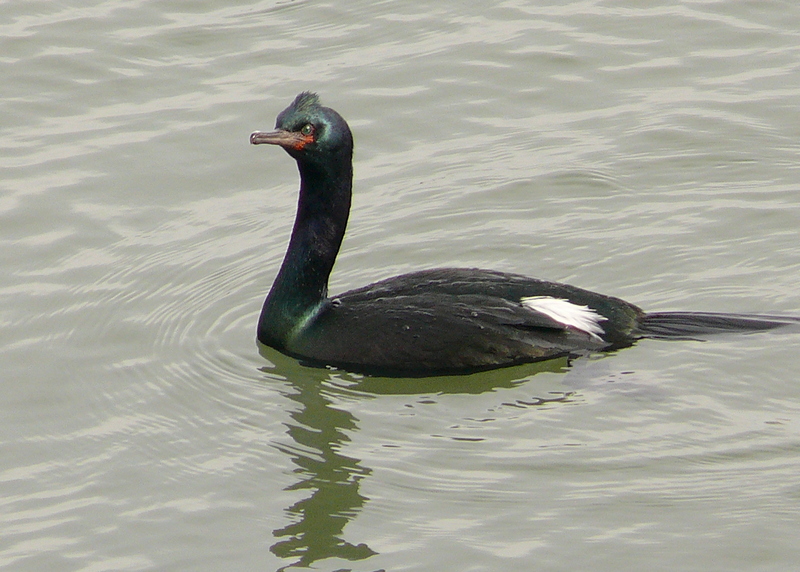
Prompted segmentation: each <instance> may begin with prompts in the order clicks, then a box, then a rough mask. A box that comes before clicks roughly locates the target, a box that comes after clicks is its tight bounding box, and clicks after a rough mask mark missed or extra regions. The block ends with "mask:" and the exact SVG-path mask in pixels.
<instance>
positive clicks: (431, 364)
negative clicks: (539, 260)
mask: <svg viewBox="0 0 800 572" xmlns="http://www.w3.org/2000/svg"><path fill="white" fill-rule="evenodd" d="M275 127H276V130H275V131H272V132H260V131H256V132H255V133H253V134H252V135H251V136H250V142H251V143H252V144H254V145H259V144H262V143H268V144H271V145H279V146H281V147H283V148H284V149H285V150H286V151H287V152H288V153H289V155H291V156H292V157H293V158H294V159H295V160H296V161H297V166H298V169H299V171H300V198H299V201H298V206H297V215H296V219H295V223H294V228H293V230H292V236H291V240H290V242H289V247H288V249H287V251H286V256H285V258H284V259H283V264H282V265H281V268H280V271H279V272H278V276H277V278H276V279H275V282H274V284H273V285H272V289H271V290H270V292H269V295H268V296H267V299H266V301H265V302H264V308H263V310H262V312H261V317H260V319H259V321H258V339H259V341H260V342H261V343H263V344H265V345H267V346H271V347H273V348H275V349H277V350H279V351H281V352H283V353H285V354H288V355H290V356H294V357H296V358H298V359H300V360H301V361H303V362H305V363H309V364H311V365H317V366H334V367H338V368H342V369H345V370H349V371H355V372H363V373H372V374H380V375H404V376H427V375H437V374H453V373H469V372H475V371H481V370H487V369H492V368H497V367H504V366H510V365H515V364H520V363H525V362H532V361H538V360H546V359H551V358H556V357H562V356H569V355H576V354H581V353H587V352H595V351H608V350H613V349H618V348H623V347H626V346H630V345H632V344H633V343H634V342H635V341H636V340H637V339H641V338H672V339H692V338H697V337H701V336H704V335H707V334H713V333H722V332H737V331H738V332H752V331H761V330H769V329H773V328H778V327H781V326H785V325H789V324H792V323H798V322H800V318H792V317H779V316H754V315H746V314H742V315H739V314H708V313H690V312H665V313H645V312H643V311H642V310H641V309H639V308H638V307H636V306H634V305H633V304H630V303H628V302H625V301H624V300H620V299H618V298H613V297H611V296H604V295H602V294H595V293H594V292H589V291H588V290H583V289H581V288H576V287H575V286H569V285H567V284H559V283H556V282H545V281H543V280H537V279H535V278H528V277H526V276H521V275H518V274H507V273H504V272H495V271H492V270H479V269H474V268H438V269H434V270H423V271H420V272H413V273H410V274H403V275H402V276H396V277H394V278H389V279H386V280H382V281H380V282H375V283H374V284H370V285H369V286H364V287H363V288H358V289H356V290H351V291H349V292H345V293H343V294H339V295H338V296H334V297H328V277H329V275H330V273H331V269H332V268H333V264H334V262H335V260H336V255H337V254H338V252H339V247H340V245H341V243H342V238H343V236H344V232H345V227H346V226H347V218H348V215H349V212H350V196H351V190H352V182H353V164H352V156H353V136H352V134H351V132H350V128H349V127H348V125H347V123H346V122H345V120H344V119H343V118H342V116H341V115H339V114H338V113H337V112H336V111H334V110H333V109H330V108H328V107H323V106H322V105H321V104H320V102H319V98H318V96H317V95H316V94H314V93H309V92H304V93H301V94H300V95H298V96H297V98H296V99H295V100H294V102H292V104H291V105H290V106H289V107H287V108H286V109H284V110H283V111H282V112H281V113H280V114H279V115H278V119H277V121H276V124H275Z"/></svg>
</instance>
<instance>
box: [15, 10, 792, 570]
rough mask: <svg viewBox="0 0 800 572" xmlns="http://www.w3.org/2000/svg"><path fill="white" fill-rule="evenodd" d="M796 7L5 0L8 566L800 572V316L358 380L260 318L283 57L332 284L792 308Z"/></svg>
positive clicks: (279, 245)
mask: <svg viewBox="0 0 800 572" xmlns="http://www.w3.org/2000/svg"><path fill="white" fill-rule="evenodd" d="M799 31H800V4H797V3H792V2H778V1H776V0H764V1H760V2H713V1H707V2H704V1H694V2H684V3H680V2H634V1H628V2H624V1H623V2H595V1H587V2H566V3H564V2H555V3H547V4H545V3H540V2H533V1H528V2H525V1H519V2H514V1H510V2H502V3H483V4H479V3H475V4H474V5H468V4H465V3H463V2H452V1H451V2H448V1H443V2H437V3H435V4H430V3H423V2H402V3H401V2H360V1H352V2H338V3H315V2H299V1H298V2H292V1H288V0H286V1H278V2H275V1H260V2H259V1H253V2H243V3H234V2H229V3H226V2H221V1H214V0H208V1H205V2H178V1H176V0H164V1H161V2H144V1H138V2H130V1H126V2H122V1H120V0H109V1H106V2H86V1H83V0H81V1H80V2H78V1H75V0H73V1H72V2H35V1H20V0H12V1H10V2H3V3H0V76H2V78H3V79H2V81H1V82H0V147H1V148H2V153H0V165H1V166H2V175H0V241H1V242H2V248H0V258H2V271H1V272H0V298H1V299H2V304H1V305H0V336H2V343H0V372H2V373H0V379H2V383H0V567H4V568H7V569H9V570H37V571H39V570H42V571H43V570H47V571H51V570H76V571H77V570H81V571H92V572H98V571H106V570H278V569H287V570H293V569H301V568H304V567H310V568H312V569H314V570H326V571H334V570H354V571H356V570H357V571H365V572H367V571H375V570H380V569H384V570H386V571H398V570H415V571H416V570H420V571H423V570H425V571H427V570H459V571H483V570H492V571H496V570H504V571H505V570H511V571H515V570H520V571H528V570H600V571H605V570H608V571H620V570H649V571H658V570H664V571H667V570H669V571H674V570H704V571H709V570H725V571H728V570H776V571H777V570H780V571H785V570H800V544H798V541H797V538H798V530H800V378H799V377H798V373H797V372H798V371H800V352H798V348H799V347H800V336H798V334H791V333H786V334H760V335H750V336H741V337H726V338H720V339H716V340H713V341H710V342H705V343H701V342H658V341H647V342H642V343H640V344H638V345H637V346H636V347H634V348H631V349H627V350H624V351H621V352H619V353H616V354H614V355H609V356H605V357H601V356H596V357H593V358H585V359H581V360H576V361H574V362H572V363H571V364H567V363H566V362H563V361H558V362H554V363H548V364H540V365H532V366H526V367H518V368H510V369H505V370H499V371H495V372H489V373H486V374H481V375H474V376H467V377H457V378H436V379H430V380H402V379H401V380H381V379H369V378H367V379H364V378H359V377H358V376H353V375H350V374H348V373H345V372H338V371H329V370H315V369H308V368H304V367H302V366H299V365H298V364H297V363H295V362H294V361H293V360H291V359H288V358H284V357H282V356H280V355H279V354H276V353H274V352H271V351H266V352H265V355H263V356H262V355H260V353H259V349H258V348H257V346H256V343H255V339H254V338H255V325H256V320H257V316H258V312H259V310H260V306H261V303H262V300H263V298H264V296H265V294H266V291H267V290H268V288H269V285H270V284H271V281H272V279H273V278H274V276H275V273H276V271H277V268H278V265H279V263H280V260H281V258H282V256H283V252H284V249H285V247H286V242H287V238H288V233H289V231H290V228H291V223H292V217H293V214H294V205H295V201H296V189H297V174H296V169H295V166H294V164H293V161H292V160H291V159H290V158H289V157H287V156H286V154H285V153H283V152H282V151H280V150H279V149H275V148H265V147H251V146H250V145H249V144H248V136H249V133H250V132H251V131H253V130H256V129H269V128H271V127H272V125H273V124H274V118H275V116H276V115H277V113H278V112H280V111H281V110H282V109H283V108H284V107H285V106H286V105H287V104H288V103H289V102H290V101H291V99H292V98H293V97H294V96H295V95H296V94H297V93H298V92H299V91H302V90H306V89H311V90H316V91H318V92H319V93H320V95H321V97H322V99H323V102H324V103H325V104H327V105H329V106H331V107H334V108H335V109H337V110H338V111H340V112H341V113H342V114H343V115H344V116H345V117H346V118H347V119H348V120H349V122H350V125H351V127H352V128H353V131H354V133H355V138H356V156H355V168H356V191H355V192H356V194H355V197H354V205H353V212H352V215H351V224H350V227H349V231H348V236H347V238H346V239H345V243H344V250H343V252H342V255H341V256H340V258H339V262H338V263H337V266H336V269H335V273H334V276H333V278H332V283H331V291H332V292H337V291H341V290H343V289H347V288H351V287H356V286H360V285H363V284H365V283H367V282H369V281H372V280H375V279H378V278H383V277H386V276H390V275H392V274H394V273H398V272H403V271H407V270H411V269H419V268H425V267H434V266H439V265H464V266H478V267H490V268H496V269H499V270H506V271H513V272H520V273H523V274H528V275H532V276H537V277H541V278H547V279H552V280H559V281H567V282H570V283H573V284H575V285H578V286H582V287H585V288H590V289H593V290H596V291H599V292H603V293H606V294H611V295H616V296H620V297H623V298H625V299H627V300H630V301H632V302H634V303H637V304H640V305H641V306H642V307H644V308H646V309H648V310H707V311H720V312H744V311H746V312H773V313H783V314H798V313H800V292H799V291H798V287H797V284H798V279H799V278H800V248H798V236H797V235H798V232H797V229H798V222H800V169H798V150H799V148H800V144H799V143H798V142H800V113H798V108H800V32H799Z"/></svg>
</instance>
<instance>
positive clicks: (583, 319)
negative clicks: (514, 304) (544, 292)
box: [520, 296, 608, 340]
mask: <svg viewBox="0 0 800 572" xmlns="http://www.w3.org/2000/svg"><path fill="white" fill-rule="evenodd" d="M520 302H522V305H523V306H525V307H526V308H530V309H531V310H534V311H535V312H540V313H542V314H544V315H545V316H547V317H549V318H552V319H553V320H555V321H556V322H558V323H559V324H563V325H564V326H566V327H568V328H573V329H575V330H580V331H581V332H586V333H587V334H589V335H590V336H592V337H593V338H596V339H598V340H600V339H602V338H601V337H600V335H601V334H604V333H605V330H603V328H602V327H600V322H604V321H606V320H607V319H608V318H606V317H605V316H601V315H600V314H598V313H597V312H595V311H594V310H592V309H591V308H590V307H589V306H579V305H578V304H573V303H572V302H569V301H568V300H564V299H562V298H551V297H550V296H529V297H527V298H523V299H522V300H520Z"/></svg>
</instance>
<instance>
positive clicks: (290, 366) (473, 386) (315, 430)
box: [259, 344, 568, 570]
mask: <svg viewBox="0 0 800 572" xmlns="http://www.w3.org/2000/svg"><path fill="white" fill-rule="evenodd" d="M259 350H260V351H261V353H262V355H263V356H264V357H265V358H267V360H268V361H270V362H271V363H272V364H274V367H273V368H264V371H265V372H266V373H268V374H269V376H270V377H271V378H273V379H274V378H279V379H282V380H285V381H288V382H289V383H288V385H287V388H288V389H287V390H285V391H284V392H283V393H284V395H285V396H286V397H287V398H288V399H289V400H291V401H293V402H294V403H295V404H296V405H297V407H295V408H294V410H293V411H292V412H291V413H290V417H291V418H292V421H291V422H289V423H287V428H288V431H287V433H288V435H289V437H290V439H291V442H290V443H289V444H286V443H283V444H276V445H275V446H276V447H277V448H278V449H279V450H280V451H282V452H283V453H285V454H286V455H288V456H289V457H290V458H291V460H292V463H293V464H294V465H295V466H296V468H295V469H294V473H295V474H296V475H297V482H295V483H294V484H293V485H291V486H290V487H288V489H287V490H293V491H307V492H306V494H305V496H304V498H303V499H301V500H299V501H297V502H296V503H294V504H293V505H292V506H290V507H289V508H288V509H287V510H286V513H287V514H288V516H289V520H290V521H291V522H290V524H288V525H286V526H284V527H283V528H280V529H277V530H275V531H274V535H275V537H276V539H277V542H275V544H273V545H272V547H271V550H272V552H273V554H275V555H276V556H278V557H280V558H283V559H287V560H288V559H291V560H292V562H291V563H290V564H287V565H286V566H284V567H282V568H280V570H286V569H289V568H294V567H298V568H307V567H310V566H311V565H312V564H314V563H315V562H318V561H321V560H325V559H329V558H333V559H341V560H345V561H350V562H353V561H358V560H364V559H366V558H369V557H370V556H373V555H375V554H376V552H375V551H374V550H372V549H371V548H370V547H369V546H367V545H366V544H364V543H352V542H348V541H347V540H345V539H344V538H343V531H344V527H345V526H346V525H347V523H348V522H350V521H351V520H353V519H354V518H355V516H356V515H357V514H358V512H359V511H360V509H361V508H362V507H363V506H364V503H365V502H366V501H367V500H368V499H367V498H366V497H364V496H362V495H361V494H360V492H359V486H360V483H361V480H362V479H364V478H365V477H367V476H368V475H369V474H370V473H371V470H370V469H369V468H368V467H365V466H364V465H363V464H362V461H361V460H360V459H356V458H353V457H349V456H347V455H345V454H343V453H342V450H343V449H344V448H345V447H346V444H347V443H348V442H349V440H350V438H349V437H348V433H350V434H352V433H353V432H355V431H357V430H358V419H356V418H355V417H354V416H353V415H352V414H351V413H350V412H348V411H345V410H343V409H340V408H337V407H336V406H335V402H336V399H337V396H338V397H342V398H344V397H345V396H348V398H349V399H352V398H353V396H357V395H359V394H372V395H375V394H378V395H380V394H385V395H386V394H393V395H398V394H405V395H415V394H431V393H436V394H445V393H469V394H478V393H483V392H486V391H492V390H497V389H500V388H505V387H513V386H515V385H518V384H520V383H523V382H524V381H526V380H527V379H529V378H530V376H531V375H534V374H535V373H538V372H541V371H549V372H563V371H564V370H565V369H566V368H568V362H567V360H566V359H565V360H551V361H548V362H542V363H540V364H528V365H525V366H519V367H516V368H507V369H504V370H494V371H490V372H485V373H481V374H475V375H470V376H449V377H438V378H422V379H405V378H403V379H387V378H374V377H361V376H352V375H349V374H346V373H344V372H338V371H337V372H333V371H331V370H327V369H316V368H310V367H304V366H302V365H300V364H298V363H297V362H296V361H295V360H293V359H291V358H288V357H285V356H283V355H281V354H280V353H278V352H276V351H274V350H272V349H270V348H267V347H265V346H262V345H261V344H259ZM555 400H560V399H555Z"/></svg>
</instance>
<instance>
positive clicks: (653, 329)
mask: <svg viewBox="0 0 800 572" xmlns="http://www.w3.org/2000/svg"><path fill="white" fill-rule="evenodd" d="M778 328H791V330H792V331H800V317H797V316H764V315H758V314H714V313H707V312H653V313H650V314H646V315H645V316H644V317H643V318H641V319H640V320H639V324H638V326H637V330H636V334H637V335H638V336H640V337H642V338H655V339H662V340H702V339H705V338H706V337H708V336H712V335H718V334H729V333H752V332H766V331H769V330H775V329H778Z"/></svg>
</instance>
